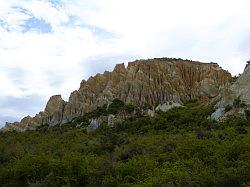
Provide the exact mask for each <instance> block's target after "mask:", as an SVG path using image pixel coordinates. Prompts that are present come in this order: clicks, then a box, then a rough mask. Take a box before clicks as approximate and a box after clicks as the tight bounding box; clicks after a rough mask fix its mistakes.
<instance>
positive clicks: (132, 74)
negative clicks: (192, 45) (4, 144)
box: [9, 58, 231, 128]
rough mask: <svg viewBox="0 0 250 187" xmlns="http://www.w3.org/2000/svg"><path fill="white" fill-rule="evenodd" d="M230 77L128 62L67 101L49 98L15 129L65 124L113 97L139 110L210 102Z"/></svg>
mask: <svg viewBox="0 0 250 187" xmlns="http://www.w3.org/2000/svg"><path fill="white" fill-rule="evenodd" d="M230 78H231V75H230V73H229V72H227V71H225V70H223V69H222V68H220V67H219V66H218V64H215V63H200V62H196V61H189V60H181V59H170V58H159V59H150V60H137V61H134V62H129V63H128V66H127V67H125V65H124V64H118V65H116V66H115V68H114V70H113V71H112V72H108V71H105V72H104V73H103V74H97V75H96V76H94V77H90V78H89V79H88V80H87V81H85V80H83V81H82V82H81V85H80V88H79V90H77V91H74V92H72V93H71V95H70V98H69V100H68V102H65V101H63V100H62V98H61V96H60V95H57V96H53V97H51V98H50V100H49V102H48V104H47V106H46V108H45V111H44V112H40V113H39V114H37V115H36V116H35V117H34V118H29V119H28V120H22V121H21V122H20V123H18V126H20V127H21V126H25V127H26V128H27V127H29V126H32V127H34V126H37V125H40V124H49V125H53V124H57V123H66V122H69V121H71V120H72V119H73V118H75V117H78V116H83V115H84V114H85V113H87V112H90V111H92V110H94V109H95V108H97V107H98V106H103V105H104V104H107V105H109V104H110V103H111V102H112V100H113V99H115V98H118V99H120V100H122V101H123V102H125V103H128V104H129V103H132V104H133V105H137V106H142V107H143V106H149V107H150V106H154V107H155V106H157V105H159V104H163V103H169V102H172V103H178V104H179V105H180V104H182V103H183V102H185V101H188V100H191V99H198V100H209V99H211V98H215V97H216V96H218V94H219V91H220V90H221V88H223V87H224V86H225V84H226V83H227V82H228V80H229V79H230ZM178 104H177V105H178ZM152 108H153V107H152ZM15 125H17V124H15ZM9 126H11V125H10V124H9Z"/></svg>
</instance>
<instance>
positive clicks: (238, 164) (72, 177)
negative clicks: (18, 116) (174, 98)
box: [0, 103, 250, 187]
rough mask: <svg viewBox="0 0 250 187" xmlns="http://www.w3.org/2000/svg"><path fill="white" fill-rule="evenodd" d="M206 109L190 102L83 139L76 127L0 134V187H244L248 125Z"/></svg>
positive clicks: (249, 169) (249, 153)
mask: <svg viewBox="0 0 250 187" xmlns="http://www.w3.org/2000/svg"><path fill="white" fill-rule="evenodd" d="M212 111H213V110H212V107H211V106H199V105H197V104H193V103H191V104H187V105H186V106H185V107H183V108H179V109H172V110H170V111H168V112H166V113H159V114H158V115H157V116H156V117H153V118H149V117H146V116H140V115H138V116H135V117H131V118H130V119H127V120H126V121H124V122H123V123H120V124H117V125H115V127H112V128H111V127H108V126H107V125H105V124H104V125H103V126H101V127H100V128H99V129H98V130H96V131H94V132H92V133H90V134H87V133H86V130H85V128H84V127H81V128H75V126H76V125H77V123H76V122H72V123H70V124H67V125H63V126H60V125H58V126H54V127H50V128H48V126H41V127H40V128H39V129H38V130H37V131H27V132H24V133H18V132H7V133H1V134H0V186H117V185H121V184H124V185H128V186H132V185H134V184H137V185H145V186H159V185H163V186H225V187H228V186H249V185H250V136H249V132H250V121H249V119H248V120H247V119H240V118H231V119H229V120H227V121H225V122H223V123H218V122H215V121H211V120H209V119H207V116H209V115H210V114H211V113H212ZM99 112H100V110H99ZM88 115H90V114H88ZM79 120H81V119H80V118H79V119H78V122H80V121H79ZM82 120H83V121H84V122H86V119H85V118H82Z"/></svg>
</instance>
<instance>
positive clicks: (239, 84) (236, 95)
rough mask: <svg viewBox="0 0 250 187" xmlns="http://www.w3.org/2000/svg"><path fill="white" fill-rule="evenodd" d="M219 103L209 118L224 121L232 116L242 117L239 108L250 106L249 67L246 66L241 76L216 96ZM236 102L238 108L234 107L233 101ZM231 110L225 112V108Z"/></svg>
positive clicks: (242, 112)
mask: <svg viewBox="0 0 250 187" xmlns="http://www.w3.org/2000/svg"><path fill="white" fill-rule="evenodd" d="M218 98H219V102H218V103H217V105H216V108H217V109H216V111H215V112H214V113H213V114H212V116H211V118H212V119H215V120H224V119H226V118H227V117H229V116H232V115H239V116H242V115H243V116H244V109H243V108H242V107H241V106H240V105H242V106H244V107H245V108H246V107H249V106H250V66H249V64H248V65H246V68H245V70H244V72H243V74H242V75H240V76H239V78H238V79H237V80H236V81H235V82H234V83H233V84H231V85H230V84H228V85H227V86H225V88H224V89H223V90H222V91H221V94H220V95H219V96H218ZM237 100H238V106H234V105H235V101H237ZM226 107H228V108H231V109H230V110H228V111H226V110H225V108H226Z"/></svg>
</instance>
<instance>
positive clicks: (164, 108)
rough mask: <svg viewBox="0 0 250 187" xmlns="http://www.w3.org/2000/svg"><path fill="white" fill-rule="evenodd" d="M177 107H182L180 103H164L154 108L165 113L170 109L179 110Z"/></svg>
mask: <svg viewBox="0 0 250 187" xmlns="http://www.w3.org/2000/svg"><path fill="white" fill-rule="evenodd" d="M179 107H182V105H181V104H180V103H176V102H167V103H164V104H159V105H158V106H157V107H156V109H155V110H156V111H163V112H166V111H168V110H170V109H172V108H179Z"/></svg>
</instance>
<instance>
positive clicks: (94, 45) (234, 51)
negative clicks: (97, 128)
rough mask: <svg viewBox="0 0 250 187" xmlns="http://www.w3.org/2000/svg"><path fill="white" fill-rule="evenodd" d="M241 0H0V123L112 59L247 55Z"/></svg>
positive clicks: (232, 59)
mask: <svg viewBox="0 0 250 187" xmlns="http://www.w3.org/2000/svg"><path fill="white" fill-rule="evenodd" d="M249 7H250V1H249V0H188V1H187V0H0V90H1V92H0V126H1V125H4V123H5V121H9V122H14V121H17V120H20V119H21V118H22V117H24V116H27V115H31V116H34V115H35V114H36V113H38V112H39V111H41V110H43V109H44V107H45V105H46V102H47V100H48V99H49V97H50V96H52V95H56V94H61V95H62V97H63V98H64V99H65V100H68V97H69V95H70V93H71V92H72V91H74V90H76V89H78V88H79V85H80V82H81V80H82V79H87V78H88V77H89V76H91V75H94V74H96V73H99V72H103V71H105V70H112V69H113V67H114V65H115V64H117V63H123V62H125V63H126V62H128V61H133V60H136V59H148V58H155V57H175V58H183V59H191V60H198V61H201V62H216V63H218V64H219V65H220V66H221V67H222V68H224V69H226V70H229V71H230V72H231V73H232V74H233V75H237V74H239V73H242V72H243V70H244V67H245V64H246V61H247V60H249V59H250V54H249V52H250V24H249V23H250V11H249Z"/></svg>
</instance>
